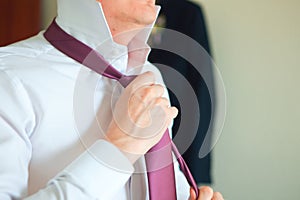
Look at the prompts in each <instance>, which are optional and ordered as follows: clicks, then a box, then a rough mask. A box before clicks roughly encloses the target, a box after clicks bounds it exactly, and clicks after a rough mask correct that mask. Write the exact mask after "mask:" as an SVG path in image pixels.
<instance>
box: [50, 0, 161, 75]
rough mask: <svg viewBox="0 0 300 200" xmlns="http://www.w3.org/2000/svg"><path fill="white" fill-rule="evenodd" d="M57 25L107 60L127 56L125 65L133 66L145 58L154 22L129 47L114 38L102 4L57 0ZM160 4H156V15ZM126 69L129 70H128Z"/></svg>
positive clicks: (79, 0) (88, 0) (147, 53)
mask: <svg viewBox="0 0 300 200" xmlns="http://www.w3.org/2000/svg"><path fill="white" fill-rule="evenodd" d="M57 2H58V5H57V7H58V15H57V18H56V22H57V24H58V25H59V26H60V27H61V28H63V29H64V30H65V31H66V32H67V33H69V34H70V35H72V36H73V37H75V38H76V39H78V40H80V41H82V42H83V43H85V44H87V45H88V46H90V47H91V48H93V49H95V50H96V51H98V52H99V53H100V54H102V56H103V57H104V58H105V59H107V60H108V61H109V62H112V61H113V60H114V59H118V58H119V57H122V56H128V66H129V68H130V67H136V66H139V65H142V64H144V63H145V62H146V61H147V58H148V55H149V52H150V47H149V46H148V45H147V40H148V38H149V35H150V32H151V29H152V28H153V26H154V23H153V24H151V25H149V26H146V27H145V28H144V29H142V30H141V31H139V33H138V34H137V35H136V36H135V37H134V38H133V39H132V41H131V42H130V43H129V44H128V46H124V45H120V44H118V43H116V42H114V41H113V38H112V35H111V32H110V30H109V27H108V24H107V22H106V19H105V16H104V12H103V10H102V6H101V3H99V2H97V1H96V0H58V1H57ZM159 10H160V7H159V6H157V14H158V12H159ZM127 70H128V69H127Z"/></svg>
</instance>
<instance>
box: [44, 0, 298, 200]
mask: <svg viewBox="0 0 300 200" xmlns="http://www.w3.org/2000/svg"><path fill="white" fill-rule="evenodd" d="M198 2H201V3H202V5H203V8H204V9H205V11H206V14H207V21H208V26H209V30H210V38H211V42H212V47H213V50H214V57H215V61H216V63H217V65H218V67H219V69H220V71H221V73H222V75H223V79H224V82H225V85H226V91H227V98H228V102H227V118H226V122H225V126H224V130H223V132H222V135H221V138H220V139H219V141H218V143H217V146H216V147H215V151H214V168H213V176H214V179H215V185H214V187H215V188H216V189H217V190H220V191H222V192H223V194H224V196H225V198H226V200H283V199H300V191H299V188H300V183H299V182H300V155H299V153H300V134H299V133H300V131H299V130H300V125H299V124H300V122H299V121H300V106H299V102H300V90H299V88H298V87H299V86H300V78H298V77H299V75H300V61H299V53H300V39H299V37H300V26H299V24H300V12H299V8H300V1H299V0H285V1H279V0H254V1H250V0H248V1H246V0H226V1H223V0H198ZM43 3H44V4H43V8H44V12H43V14H44V15H43V16H44V18H43V21H44V24H45V25H44V26H46V24H49V22H50V21H51V19H52V17H53V16H54V15H55V6H53V3H55V2H54V0H43ZM49 18H50V19H49ZM297 102H298V103H297Z"/></svg>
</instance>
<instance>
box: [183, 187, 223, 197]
mask: <svg viewBox="0 0 300 200" xmlns="http://www.w3.org/2000/svg"><path fill="white" fill-rule="evenodd" d="M189 200H196V193H195V191H194V190H193V189H192V188H190V198H189ZM197 200H224V198H223V196H222V194H221V193H220V192H213V190H212V188H211V187H208V186H202V187H200V188H199V197H198V199H197Z"/></svg>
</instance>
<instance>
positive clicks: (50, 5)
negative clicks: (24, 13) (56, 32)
mask: <svg viewBox="0 0 300 200" xmlns="http://www.w3.org/2000/svg"><path fill="white" fill-rule="evenodd" d="M41 2H42V3H41V6H42V28H43V29H45V28H46V27H48V25H49V24H50V23H51V21H52V19H53V18H54V17H55V16H56V0H42V1H41Z"/></svg>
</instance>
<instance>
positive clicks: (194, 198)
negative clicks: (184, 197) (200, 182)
mask: <svg viewBox="0 0 300 200" xmlns="http://www.w3.org/2000/svg"><path fill="white" fill-rule="evenodd" d="M189 200H196V192H195V191H194V190H193V188H190V198H189Z"/></svg>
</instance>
